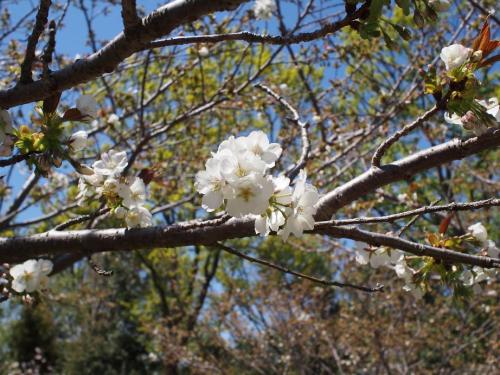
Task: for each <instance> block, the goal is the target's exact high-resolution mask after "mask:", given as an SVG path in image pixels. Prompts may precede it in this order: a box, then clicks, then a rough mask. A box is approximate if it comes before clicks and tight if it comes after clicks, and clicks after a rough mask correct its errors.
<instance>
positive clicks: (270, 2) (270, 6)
mask: <svg viewBox="0 0 500 375" xmlns="http://www.w3.org/2000/svg"><path fill="white" fill-rule="evenodd" d="M274 11H276V2H275V0H256V1H255V5H254V7H253V12H254V14H255V17H257V18H260V19H269V18H271V17H272V15H273V12H274Z"/></svg>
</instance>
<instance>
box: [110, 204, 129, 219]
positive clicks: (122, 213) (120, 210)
mask: <svg viewBox="0 0 500 375" xmlns="http://www.w3.org/2000/svg"><path fill="white" fill-rule="evenodd" d="M127 211H128V210H127V209H126V208H125V207H121V206H120V207H116V208H115V210H114V212H113V213H114V214H115V216H116V217H117V218H118V219H125V217H126V216H127Z"/></svg>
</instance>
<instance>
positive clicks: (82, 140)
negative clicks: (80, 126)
mask: <svg viewBox="0 0 500 375" xmlns="http://www.w3.org/2000/svg"><path fill="white" fill-rule="evenodd" d="M87 140H88V134H87V132H86V131H84V130H80V131H77V132H76V133H73V135H72V136H71V137H70V138H69V142H70V147H71V150H72V151H73V152H76V151H80V150H83V149H84V148H85V147H86V146H87Z"/></svg>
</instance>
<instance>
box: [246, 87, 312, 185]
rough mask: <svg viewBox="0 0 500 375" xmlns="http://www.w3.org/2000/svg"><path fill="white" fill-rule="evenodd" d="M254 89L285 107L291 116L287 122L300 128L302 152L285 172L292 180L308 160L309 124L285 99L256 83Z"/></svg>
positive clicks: (309, 148)
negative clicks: (301, 118)
mask: <svg viewBox="0 0 500 375" xmlns="http://www.w3.org/2000/svg"><path fill="white" fill-rule="evenodd" d="M255 87H257V88H258V89H261V90H262V91H264V92H265V93H266V94H268V95H270V96H271V97H272V98H274V99H275V100H276V101H278V102H279V103H280V104H281V105H283V107H285V109H287V110H288V111H289V112H290V113H291V114H292V118H289V120H290V121H291V122H293V123H294V124H295V125H297V126H298V127H299V128H300V135H301V140H302V152H301V154H300V158H299V160H298V161H297V163H296V164H295V165H294V166H293V167H292V168H291V169H290V170H289V171H288V172H287V176H288V177H289V178H290V180H293V179H294V178H295V177H296V176H297V175H298V174H299V172H300V170H301V169H303V168H304V167H305V166H306V163H307V159H308V158H309V153H310V152H311V143H310V142H309V134H308V129H309V124H308V123H307V122H303V121H301V120H300V116H299V112H298V111H297V110H296V109H295V108H294V107H293V106H292V105H291V104H290V103H289V102H288V101H287V100H286V99H285V98H283V97H282V96H281V95H279V94H277V93H276V92H274V91H273V90H272V89H271V88H269V87H268V86H265V85H263V84H261V83H257V84H256V85H255Z"/></svg>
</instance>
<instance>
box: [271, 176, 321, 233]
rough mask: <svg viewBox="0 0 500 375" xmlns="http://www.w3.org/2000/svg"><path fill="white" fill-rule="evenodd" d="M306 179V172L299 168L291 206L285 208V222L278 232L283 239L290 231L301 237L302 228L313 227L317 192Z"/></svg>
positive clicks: (308, 228)
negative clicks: (287, 208)
mask: <svg viewBox="0 0 500 375" xmlns="http://www.w3.org/2000/svg"><path fill="white" fill-rule="evenodd" d="M306 179H307V174H306V172H305V171H304V170H301V171H300V173H299V176H298V178H297V182H296V183H295V187H294V190H293V194H292V203H291V204H292V208H291V209H289V210H287V211H288V212H287V215H286V216H287V219H286V224H285V226H284V227H283V229H282V230H281V231H280V232H279V233H278V234H279V235H280V236H281V238H283V240H285V241H286V240H287V239H288V236H289V235H290V234H291V233H293V234H294V235H295V236H296V237H301V236H302V234H303V233H304V230H311V229H313V228H314V215H315V214H316V211H317V208H316V207H315V205H316V203H318V200H319V193H318V191H317V189H316V188H315V187H314V186H312V185H311V184H308V183H306ZM290 211H291V212H290Z"/></svg>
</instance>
